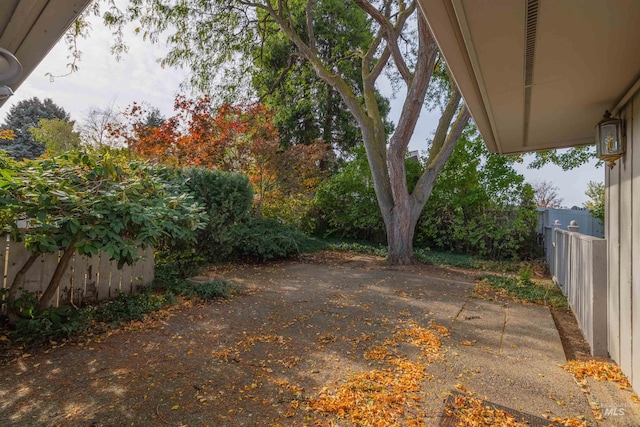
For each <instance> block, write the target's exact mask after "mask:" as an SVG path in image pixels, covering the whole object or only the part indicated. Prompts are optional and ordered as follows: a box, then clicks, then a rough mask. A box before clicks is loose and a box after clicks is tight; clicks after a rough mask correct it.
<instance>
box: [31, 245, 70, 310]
mask: <svg viewBox="0 0 640 427" xmlns="http://www.w3.org/2000/svg"><path fill="white" fill-rule="evenodd" d="M74 244H75V241H72V242H71V243H69V244H68V245H67V247H66V248H65V250H64V253H63V254H62V258H60V261H59V262H58V265H57V267H56V271H54V272H53V276H52V277H51V280H50V281H49V285H47V289H46V290H45V291H44V294H42V297H40V301H39V302H38V310H44V309H46V308H47V307H49V304H51V299H53V296H54V295H55V293H56V291H57V290H58V288H59V287H60V281H61V280H62V276H63V275H64V272H65V271H67V267H69V263H70V262H71V259H72V258H73V254H74V253H75V252H76V251H75V246H74Z"/></svg>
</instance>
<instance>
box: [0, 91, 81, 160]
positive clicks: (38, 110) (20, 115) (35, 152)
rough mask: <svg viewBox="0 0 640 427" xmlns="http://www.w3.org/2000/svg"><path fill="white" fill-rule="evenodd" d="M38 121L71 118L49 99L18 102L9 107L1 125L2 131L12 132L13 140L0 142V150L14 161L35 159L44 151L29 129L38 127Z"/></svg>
mask: <svg viewBox="0 0 640 427" xmlns="http://www.w3.org/2000/svg"><path fill="white" fill-rule="evenodd" d="M40 119H62V120H65V121H70V119H71V117H70V116H69V114H68V113H67V112H66V111H64V108H62V107H60V106H59V105H57V104H56V103H54V102H53V101H52V100H51V99H50V98H46V99H45V100H44V101H40V99H38V97H33V98H31V99H27V100H24V101H20V102H18V103H17V104H16V105H14V106H13V107H11V109H10V110H9V114H7V117H6V118H5V120H4V123H3V124H2V128H3V129H10V130H12V131H13V132H14V134H15V138H13V140H10V141H7V140H0V149H3V150H7V152H9V154H10V155H11V157H13V158H14V159H16V160H23V159H36V158H38V157H40V156H41V155H42V154H43V153H44V151H45V144H44V143H42V142H38V141H36V140H35V139H34V138H33V135H32V134H31V132H29V129H31V128H35V127H38V123H39V122H40Z"/></svg>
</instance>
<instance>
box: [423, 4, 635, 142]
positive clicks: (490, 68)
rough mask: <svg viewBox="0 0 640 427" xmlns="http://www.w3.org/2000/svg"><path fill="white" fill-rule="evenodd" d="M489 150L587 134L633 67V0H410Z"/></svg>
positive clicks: (626, 89) (590, 136) (621, 92)
mask: <svg viewBox="0 0 640 427" xmlns="http://www.w3.org/2000/svg"><path fill="white" fill-rule="evenodd" d="M419 4H420V7H421V9H422V11H423V12H424V15H425V17H426V19H427V22H428V23H429V27H430V28H431V31H432V33H433V35H434V37H435V39H436V41H437V43H438V45H439V46H440V50H441V51H442V54H443V56H444V58H445V60H446V62H447V64H448V66H449V68H450V70H451V73H452V74H453V77H454V79H455V81H456V83H457V84H458V87H459V88H460V90H461V92H462V94H463V96H464V99H465V101H466V103H467V106H468V108H469V110H470V111H471V114H472V116H473V119H474V121H475V123H476V125H477V127H478V129H479V130H480V133H481V134H482V136H483V138H484V140H485V143H486V145H487V147H488V148H489V150H491V151H494V152H496V151H497V152H500V153H516V152H527V151H536V150H545V149H554V148H564V147H574V146H579V145H585V144H591V143H593V142H594V127H595V125H596V123H597V122H598V121H600V120H601V118H602V115H603V114H604V112H605V110H610V111H612V110H617V109H619V108H620V107H621V106H622V105H621V103H622V102H623V100H624V99H625V98H628V95H629V93H630V92H631V91H632V90H636V89H637V86H638V79H639V77H640V54H639V53H640V1H638V0H606V1H605V0H580V1H569V0H565V1H554V0H419Z"/></svg>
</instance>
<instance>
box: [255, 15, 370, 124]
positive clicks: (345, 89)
mask: <svg viewBox="0 0 640 427" xmlns="http://www.w3.org/2000/svg"><path fill="white" fill-rule="evenodd" d="M265 7H266V10H267V11H268V12H269V14H270V15H271V17H272V18H273V19H274V21H275V22H276V24H278V26H279V27H280V29H281V30H282V31H283V32H284V33H285V34H286V35H287V37H288V38H289V39H290V40H291V41H292V42H293V44H295V45H296V47H297V48H298V53H299V54H300V56H302V57H303V58H305V59H307V60H308V61H309V62H310V63H311V66H312V67H313V69H314V70H315V71H316V73H317V74H318V77H320V78H321V79H322V80H323V81H324V82H325V83H327V84H328V85H330V86H332V87H333V88H335V89H336V90H337V91H338V93H339V94H340V97H341V98H342V100H343V101H344V103H345V104H346V105H347V107H348V108H349V110H350V111H351V113H352V114H353V116H354V117H355V119H356V121H357V122H358V124H359V125H360V126H361V127H364V126H368V125H369V122H370V119H369V117H367V114H366V113H365V111H364V110H363V108H362V107H361V105H360V103H359V102H358V98H357V97H356V95H355V94H354V93H353V91H352V90H351V88H350V87H349V85H348V84H347V82H345V81H344V79H342V78H341V77H340V76H338V75H336V74H334V73H332V72H331V71H329V69H327V67H325V65H324V64H323V63H322V60H321V59H320V58H319V57H318V55H317V54H316V53H315V52H314V51H313V50H311V48H310V47H309V46H308V45H307V44H306V43H305V42H304V41H303V40H302V38H301V37H300V35H299V34H298V33H296V31H295V30H294V29H293V27H292V26H291V25H289V24H290V22H289V21H287V20H286V19H285V18H284V17H283V16H281V15H280V14H279V13H277V12H276V10H274V9H273V7H272V6H271V4H270V3H269V2H267V3H266V4H265Z"/></svg>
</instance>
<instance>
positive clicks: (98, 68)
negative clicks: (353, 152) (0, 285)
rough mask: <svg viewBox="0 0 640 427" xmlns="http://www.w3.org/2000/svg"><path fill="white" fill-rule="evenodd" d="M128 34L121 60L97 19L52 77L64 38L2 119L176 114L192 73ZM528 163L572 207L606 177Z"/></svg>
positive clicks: (63, 54) (421, 133) (421, 146)
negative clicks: (71, 69)
mask: <svg viewBox="0 0 640 427" xmlns="http://www.w3.org/2000/svg"><path fill="white" fill-rule="evenodd" d="M129 34H130V36H129V37H127V42H128V44H129V52H128V53H127V54H125V55H124V57H123V59H122V60H121V61H117V60H116V58H115V57H114V56H113V55H112V54H111V53H110V46H111V44H112V40H113V37H112V35H111V34H110V32H109V31H108V30H107V29H105V28H104V27H103V26H102V25H101V24H100V22H99V21H97V20H95V19H94V20H93V21H92V34H91V36H90V37H89V38H88V39H83V40H81V41H80V46H79V48H80V50H81V51H82V58H81V61H80V62H79V64H78V65H79V70H78V71H77V72H75V73H73V74H71V75H70V76H67V77H60V78H55V79H54V80H53V81H51V80H50V78H49V77H47V76H46V75H45V74H46V73H51V74H53V75H62V74H66V73H67V72H68V69H67V68H66V65H67V64H68V63H69V62H70V60H69V58H68V50H67V46H66V45H65V43H64V41H62V40H61V41H60V42H59V43H58V44H57V45H56V46H55V47H54V48H53V49H52V50H51V51H50V52H49V54H48V55H47V56H46V57H45V58H44V60H43V61H42V62H41V63H40V65H39V66H38V67H37V68H36V69H35V70H34V71H33V73H31V75H30V76H29V77H28V78H27V80H26V81H25V82H24V83H23V84H22V85H21V86H20V87H19V88H18V89H17V90H16V93H15V95H14V96H12V97H11V98H9V100H8V101H7V102H6V103H5V104H4V105H3V106H2V107H1V108H0V123H1V122H2V121H4V117H5V115H6V114H7V112H8V111H9V109H10V108H11V106H12V105H15V104H16V103H17V102H19V101H22V100H25V99H29V98H31V97H34V96H37V97H38V98H40V99H44V98H51V99H52V100H53V101H54V102H55V103H56V104H58V105H60V106H62V107H63V108H64V109H65V111H67V112H68V113H69V114H70V115H71V118H72V119H73V120H76V121H82V119H83V117H85V116H86V113H87V111H88V110H89V108H90V107H99V108H105V107H107V106H109V105H113V106H114V107H115V108H116V109H124V108H126V107H127V106H128V105H130V104H132V103H133V102H134V101H136V102H138V103H140V102H146V103H148V104H150V105H152V106H155V107H157V108H158V109H159V110H160V112H161V113H162V114H163V115H164V116H165V117H169V116H171V115H173V101H174V98H175V96H176V94H178V93H180V92H181V90H180V83H181V82H183V81H185V80H186V79H187V77H188V71H187V70H182V69H176V68H164V69H163V68H162V67H161V66H160V65H159V64H158V62H157V60H158V59H159V58H162V57H163V56H164V53H165V52H166V47H165V46H164V45H162V44H157V45H153V44H151V43H149V42H146V41H143V40H142V38H141V37H139V36H135V35H133V32H132V31H131V32H130V33H129ZM380 90H381V92H382V93H383V94H385V95H386V96H389V97H391V98H392V100H391V117H390V118H391V119H392V120H393V121H397V117H398V116H399V114H400V110H401V107H402V96H401V94H399V95H398V96H396V97H392V96H391V95H392V94H391V92H390V91H391V89H390V87H389V86H388V85H385V84H383V87H381V88H380ZM437 121H438V115H437V113H431V114H429V113H428V112H427V111H424V112H423V115H422V116H421V119H420V122H419V123H418V127H417V129H416V132H415V133H414V136H413V138H412V140H411V144H410V146H409V149H410V150H425V149H426V141H427V139H429V137H430V136H431V135H432V134H433V131H434V129H435V127H436V125H437ZM526 163H528V162H527V161H525V164H524V165H516V169H517V170H518V172H520V173H521V174H523V175H524V176H525V179H526V180H527V182H530V183H534V182H540V181H549V182H552V183H553V184H554V185H555V186H556V187H557V188H558V193H559V196H560V198H562V199H563V202H562V205H563V206H566V207H569V208H570V207H572V206H578V207H581V206H582V205H583V203H584V202H586V201H587V200H588V197H587V196H586V195H585V191H586V189H587V184H588V182H589V181H603V180H604V169H603V168H602V167H601V168H596V167H595V161H592V162H591V163H590V164H587V165H584V166H582V167H580V168H576V169H574V170H571V171H567V172H563V171H562V170H561V169H560V168H559V167H557V166H553V165H550V166H545V167H544V168H542V169H540V170H532V169H528V168H527V167H526Z"/></svg>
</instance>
